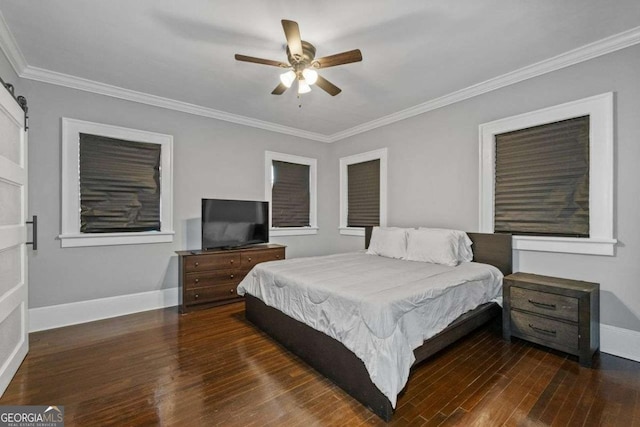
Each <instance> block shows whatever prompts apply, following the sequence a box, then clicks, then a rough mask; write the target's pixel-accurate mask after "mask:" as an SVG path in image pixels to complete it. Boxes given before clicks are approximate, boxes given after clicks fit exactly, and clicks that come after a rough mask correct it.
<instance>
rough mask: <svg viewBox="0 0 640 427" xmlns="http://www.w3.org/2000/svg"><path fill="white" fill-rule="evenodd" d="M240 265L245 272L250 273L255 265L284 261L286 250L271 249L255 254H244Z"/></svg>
mask: <svg viewBox="0 0 640 427" xmlns="http://www.w3.org/2000/svg"><path fill="white" fill-rule="evenodd" d="M241 258H242V259H241V262H240V265H242V269H243V270H244V271H249V270H251V269H252V268H253V266H254V265H256V264H260V263H261V262H267V261H277V260H281V259H284V248H278V249H269V250H263V251H255V252H245V253H243V254H242V257H241Z"/></svg>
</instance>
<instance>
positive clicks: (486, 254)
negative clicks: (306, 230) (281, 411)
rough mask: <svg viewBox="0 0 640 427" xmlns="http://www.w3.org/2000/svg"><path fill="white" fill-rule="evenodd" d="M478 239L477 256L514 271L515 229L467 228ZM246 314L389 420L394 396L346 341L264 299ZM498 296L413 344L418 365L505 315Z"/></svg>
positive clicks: (250, 304)
mask: <svg viewBox="0 0 640 427" xmlns="http://www.w3.org/2000/svg"><path fill="white" fill-rule="evenodd" d="M467 234H468V235H469V238H471V240H472V241H473V254H474V259H473V260H474V261H476V262H482V263H485V264H491V265H494V266H495V267H497V268H499V269H500V270H501V271H502V273H503V274H505V275H507V274H510V273H511V264H512V263H511V235H510V234H481V233H467ZM370 239H371V228H370V227H367V228H366V229H365V247H368V246H369V241H370ZM245 298H246V299H245V301H246V317H247V319H248V320H249V321H250V322H252V323H253V324H255V325H256V326H257V327H258V328H260V329H262V330H263V331H264V332H266V333H267V334H269V335H270V336H271V337H273V338H274V339H275V340H276V341H278V342H279V343H280V344H282V345H283V346H284V347H286V348H287V349H288V350H290V351H291V352H292V353H294V354H296V355H297V356H298V357H300V358H301V359H302V360H304V361H305V362H307V363H308V364H309V365H310V366H311V367H313V368H315V370H317V371H318V372H320V373H321V374H322V375H324V376H325V377H327V378H329V379H330V380H331V381H333V382H334V383H335V384H336V385H338V386H339V387H340V388H342V389H343V390H344V391H346V392H347V393H349V394H350V395H351V396H353V397H354V398H355V399H357V400H358V401H359V402H361V403H362V404H363V405H365V406H367V407H368V408H369V409H371V411H373V412H374V413H375V414H377V415H378V416H379V417H380V418H382V419H383V420H385V421H389V420H391V417H392V415H393V408H392V407H391V402H389V399H388V398H387V397H386V396H385V395H383V394H382V392H380V390H379V389H378V388H377V387H376V386H375V385H374V384H373V383H372V382H371V378H370V377H369V373H368V372H367V369H366V368H365V366H364V363H363V362H362V360H360V359H359V358H358V357H357V356H356V355H355V354H353V353H352V352H351V350H349V349H347V348H346V347H345V346H344V345H343V344H342V343H341V342H339V341H337V340H335V339H333V338H331V337H329V336H328V335H325V334H324V333H322V332H320V331H317V330H315V329H313V328H311V327H309V326H307V325H305V324H304V323H302V322H299V321H297V320H295V319H293V318H291V317H289V316H287V315H286V314H284V313H282V312H281V311H279V310H277V309H275V308H272V307H269V306H267V305H266V304H264V303H263V302H262V301H261V300H260V299H258V298H256V297H253V296H251V295H249V294H246V296H245ZM501 312H502V310H501V308H500V306H498V304H496V303H495V302H490V303H486V304H483V305H481V306H479V307H477V308H476V309H474V310H472V311H470V312H467V313H465V314H463V315H462V316H460V317H459V318H457V319H456V320H454V321H453V322H452V323H451V324H450V325H449V326H447V328H446V329H444V330H443V331H442V332H440V333H439V334H437V335H435V336H433V337H432V338H430V339H428V340H426V341H425V342H424V343H423V344H422V345H421V346H420V347H418V348H416V349H415V350H414V352H413V353H414V356H415V358H416V361H415V362H414V366H415V365H416V364H418V363H420V362H422V361H424V360H425V359H427V358H428V357H430V356H432V355H433V354H435V353H437V352H438V351H440V350H442V349H443V348H445V347H446V346H448V345H450V344H452V343H454V342H455V341H457V340H459V339H460V338H462V337H463V336H465V335H467V334H469V333H470V332H472V331H474V330H475V329H477V328H478V327H480V326H482V325H484V324H485V323H487V322H489V321H490V320H491V319H493V318H495V317H496V316H498V315H500V313H501Z"/></svg>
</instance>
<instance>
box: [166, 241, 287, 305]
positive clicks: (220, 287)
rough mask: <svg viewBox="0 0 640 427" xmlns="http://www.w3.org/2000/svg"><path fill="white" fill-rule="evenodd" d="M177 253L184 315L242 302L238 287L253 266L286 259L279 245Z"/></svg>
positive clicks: (180, 299)
mask: <svg viewBox="0 0 640 427" xmlns="http://www.w3.org/2000/svg"><path fill="white" fill-rule="evenodd" d="M176 253H177V254H178V255H179V260H178V266H179V267H178V268H179V280H180V282H179V294H178V296H179V309H180V312H181V313H187V312H189V311H193V310H199V309H204V308H209V307H214V306H217V305H221V304H228V303H231V302H236V301H242V299H243V298H242V297H241V296H239V295H238V294H237V293H236V291H237V287H238V284H239V283H240V281H241V280H242V279H243V278H244V276H246V275H247V273H248V272H249V271H250V270H251V269H252V268H253V266H254V265H256V264H259V263H261V262H266V261H277V260H282V259H285V247H284V246H282V245H276V244H265V245H256V246H251V247H249V248H243V249H232V250H218V251H178V252H176Z"/></svg>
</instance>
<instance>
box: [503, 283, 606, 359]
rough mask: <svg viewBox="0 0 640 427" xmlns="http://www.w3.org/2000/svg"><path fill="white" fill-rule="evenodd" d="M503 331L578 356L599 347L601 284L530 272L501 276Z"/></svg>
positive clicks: (506, 335)
mask: <svg viewBox="0 0 640 427" xmlns="http://www.w3.org/2000/svg"><path fill="white" fill-rule="evenodd" d="M502 295H503V299H504V307H503V314H502V333H503V336H504V339H506V340H510V339H511V337H512V336H513V337H518V338H522V339H524V340H527V341H531V342H534V343H536V344H540V345H544V346H547V347H550V348H554V349H556V350H560V351H564V352H566V353H570V354H573V355H576V356H578V358H579V360H580V365H582V366H588V367H590V366H591V363H592V360H593V355H594V353H595V352H596V351H597V350H598V348H599V347H600V285H599V284H598V283H590V282H581V281H578V280H569V279H560V278H557V277H548V276H540V275H537V274H529V273H514V274H510V275H508V276H506V277H505V278H504V285H503V288H502Z"/></svg>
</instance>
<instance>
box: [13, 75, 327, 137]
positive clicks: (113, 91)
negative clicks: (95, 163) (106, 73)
mask: <svg viewBox="0 0 640 427" xmlns="http://www.w3.org/2000/svg"><path fill="white" fill-rule="evenodd" d="M20 77H22V78H25V79H29V80H35V81H39V82H43V83H50V84H54V85H58V86H64V87H68V88H71V89H78V90H82V91H85V92H91V93H97V94H99V95H105V96H110V97H113V98H118V99H124V100H127V101H132V102H137V103H140V104H146V105H152V106H154V107H160V108H165V109H168V110H174V111H180V112H183V113H187V114H193V115H195V116H202V117H209V118H212V119H217V120H223V121H225V122H231V123H236V124H239V125H243V126H250V127H254V128H258V129H264V130H268V131H271V132H278V133H283V134H286V135H293V136H297V137H300V138H305V139H311V140H314V141H320V142H328V139H329V138H328V137H327V136H326V135H323V134H320V133H316V132H309V131H305V130H302V129H297V128H292V127H289V126H283V125H279V124H276V123H272V122H267V121H263V120H258V119H254V118H251V117H246V116H241V115H239V114H233V113H227V112H226V111H221V110H215V109H213V108H208V107H202V106H199V105H195V104H190V103H188V102H183V101H177V100H175V99H170V98H164V97H161V96H156V95H151V94H149V93H144V92H138V91H135V90H131V89H125V88H122V87H118V86H113V85H110V84H106V83H101V82H96V81H94V80H88V79H84V78H82V77H76V76H72V75H69V74H64V73H59V72H57V71H51V70H46V69H43V68H38V67H32V66H27V68H26V69H25V70H24V72H23V73H22V74H21V75H20Z"/></svg>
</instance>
